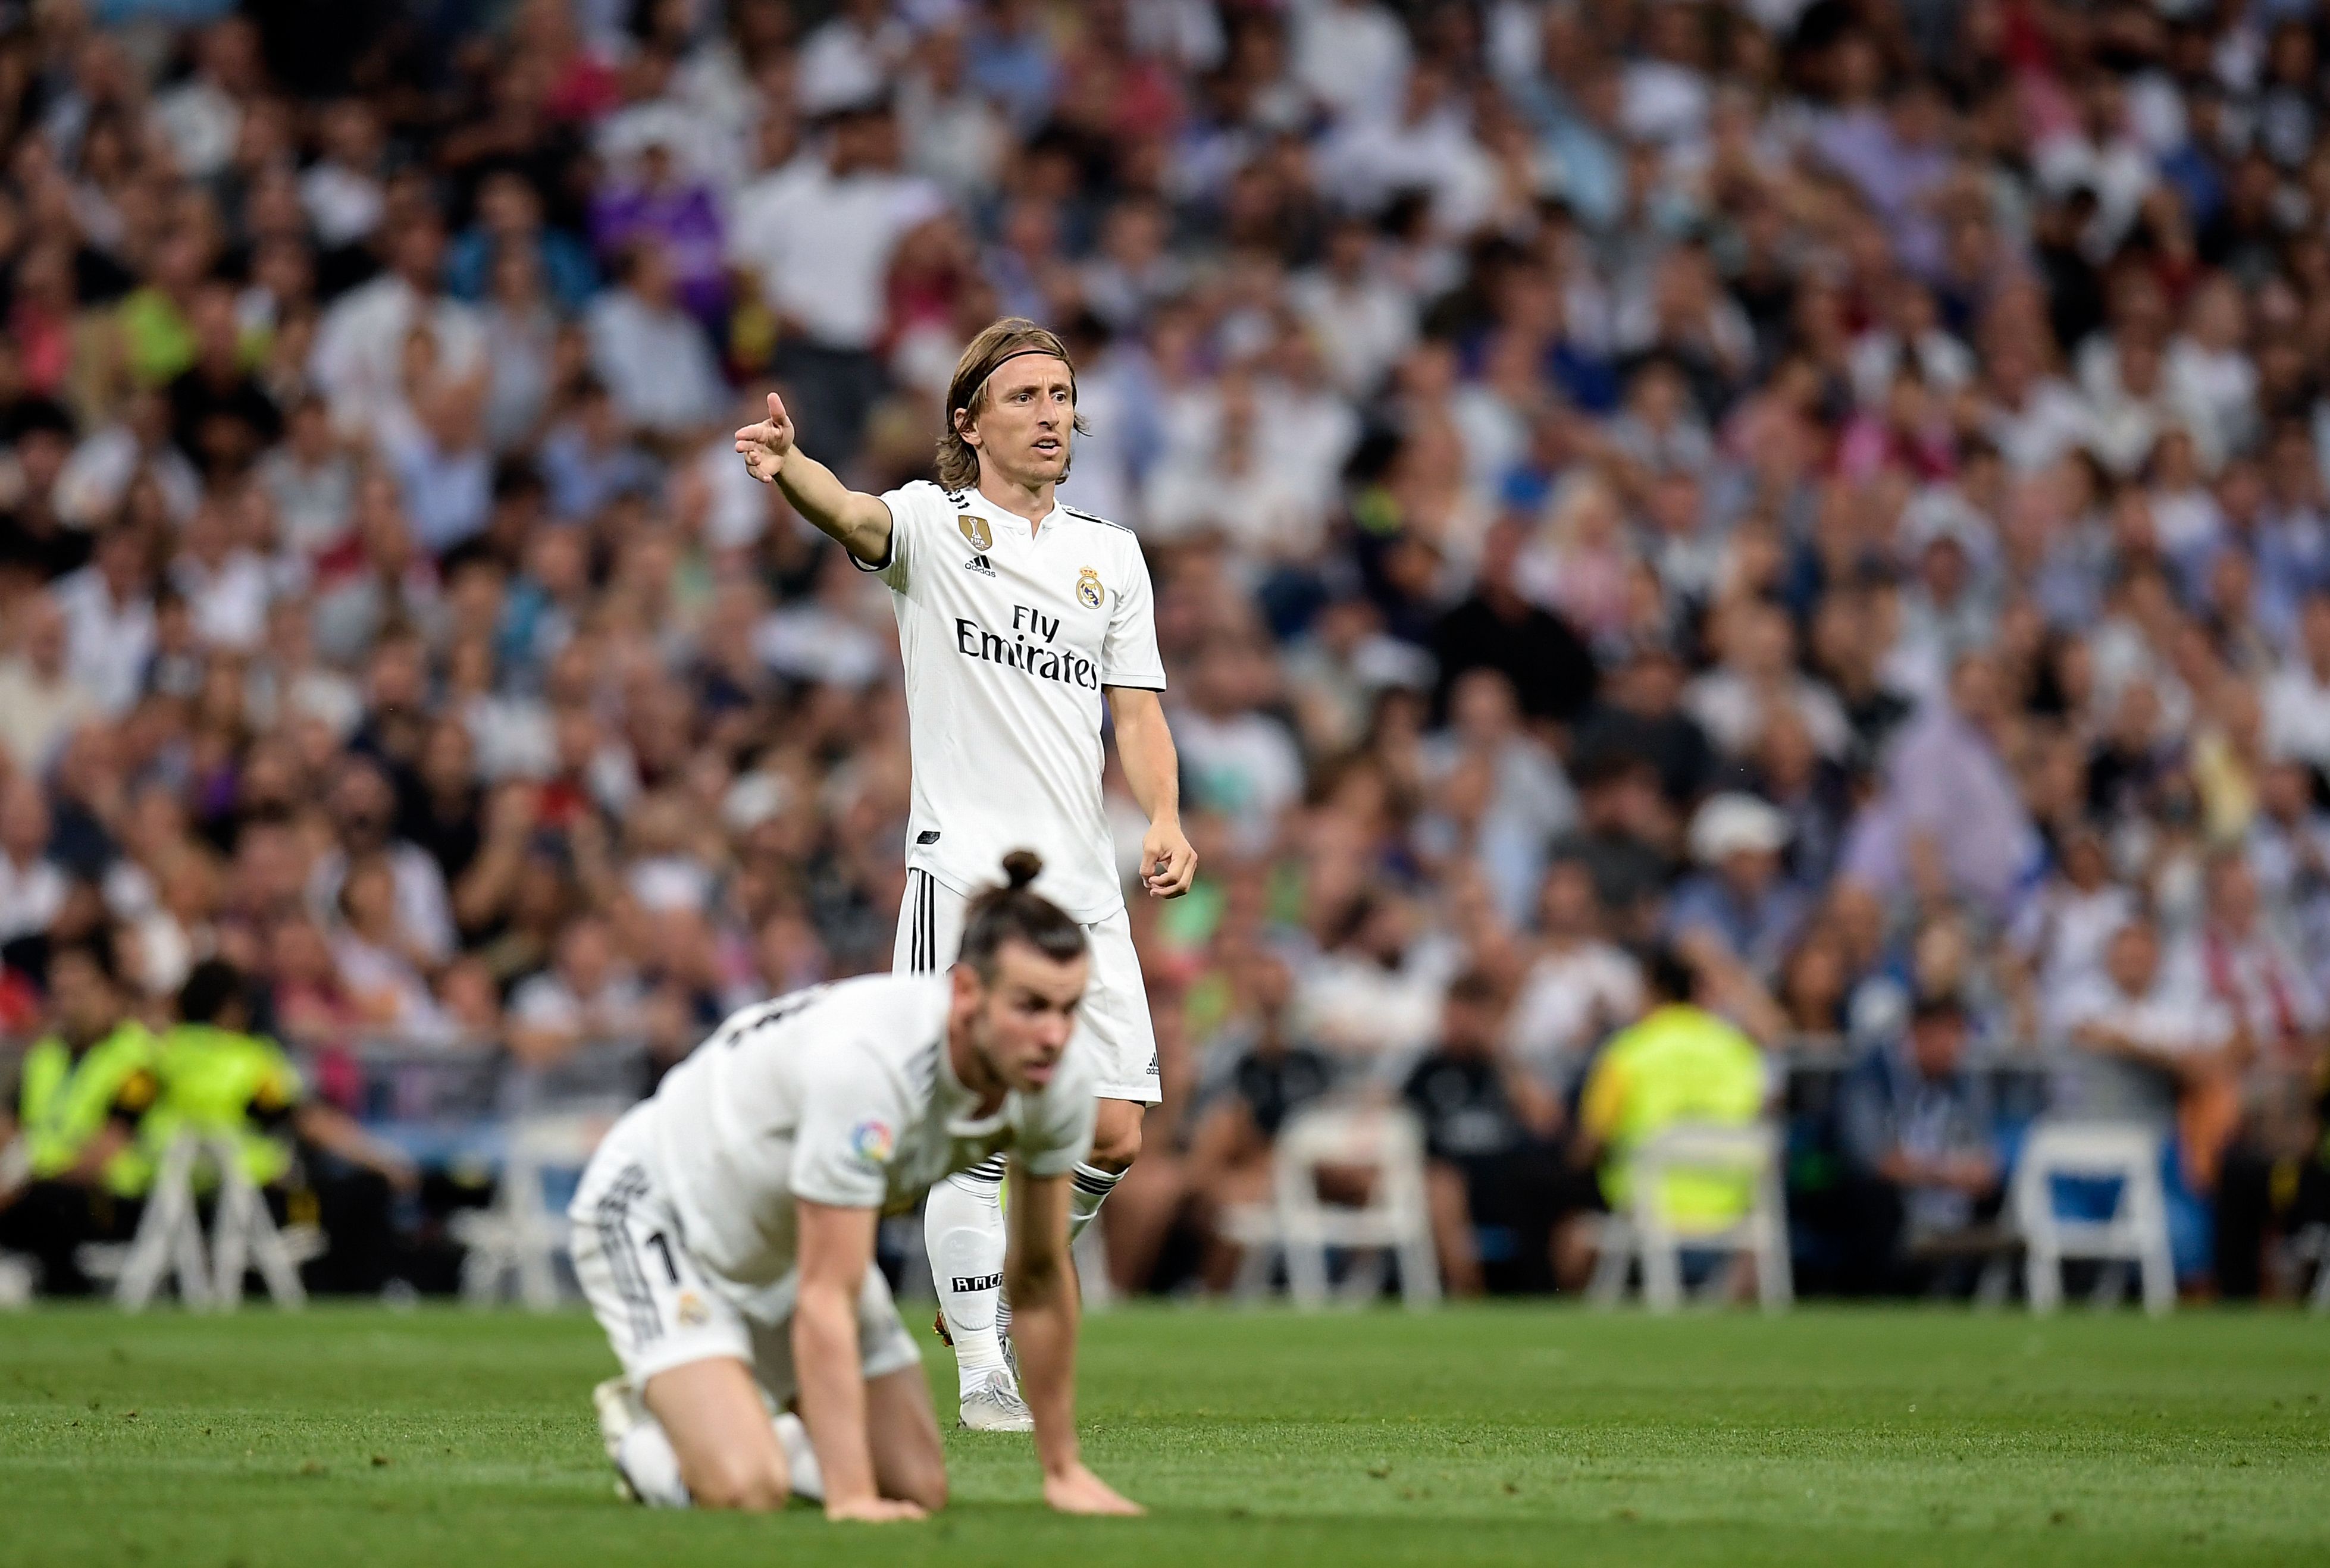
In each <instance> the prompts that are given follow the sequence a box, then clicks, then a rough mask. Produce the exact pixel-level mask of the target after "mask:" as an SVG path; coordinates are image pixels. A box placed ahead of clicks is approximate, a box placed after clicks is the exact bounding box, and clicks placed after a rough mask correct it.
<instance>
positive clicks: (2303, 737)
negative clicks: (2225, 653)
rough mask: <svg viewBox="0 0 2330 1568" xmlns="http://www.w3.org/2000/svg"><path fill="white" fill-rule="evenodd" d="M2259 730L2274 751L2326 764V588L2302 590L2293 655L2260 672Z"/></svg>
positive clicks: (2329, 662) (2329, 627) (2329, 678)
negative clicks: (2303, 598)
mask: <svg viewBox="0 0 2330 1568" xmlns="http://www.w3.org/2000/svg"><path fill="white" fill-rule="evenodd" d="M2265 730H2266V740H2267V743H2268V745H2269V746H2270V747H2271V748H2272V750H2273V751H2274V754H2275V755H2277V756H2281V757H2297V758H2300V759H2302V760H2305V761H2306V762H2309V763H2311V764H2312V765H2314V766H2315V767H2316V768H2322V767H2330V593H2323V592H2319V591H2317V592H2315V593H2310V594H2308V595H2306V605H2305V608H2304V609H2302V610H2301V611H2300V612H2299V614H2298V620H2297V648H2296V650H2295V651H2294V656H2292V657H2290V658H2289V659H2287V661H2286V662H2285V663H2284V664H2283V665H2282V666H2281V668H2279V669H2278V670H2276V671H2274V673H2273V674H2272V675H2268V676H2267V677H2266V683H2265Z"/></svg>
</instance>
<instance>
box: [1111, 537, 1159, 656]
mask: <svg viewBox="0 0 2330 1568" xmlns="http://www.w3.org/2000/svg"><path fill="white" fill-rule="evenodd" d="M1128 543H1130V541H1128ZM1131 551H1132V562H1131V564H1130V566H1129V567H1128V569H1127V570H1126V571H1125V572H1124V575H1123V580H1122V583H1121V584H1120V585H1119V587H1118V589H1117V591H1116V602H1115V603H1114V604H1113V605H1112V606H1110V607H1109V612H1108V639H1107V641H1106V642H1104V643H1103V645H1102V647H1101V655H1100V671H1101V673H1100V684H1101V685H1104V686H1138V687H1140V688H1141V689H1142V690H1144V691H1151V692H1161V691H1163V690H1164V689H1165V661H1164V660H1163V659H1161V658H1160V657H1158V656H1157V598H1156V595H1155V594H1154V593H1153V592H1152V591H1151V589H1150V586H1149V563H1148V562H1146V561H1144V560H1142V559H1141V546H1140V545H1139V544H1137V543H1131Z"/></svg>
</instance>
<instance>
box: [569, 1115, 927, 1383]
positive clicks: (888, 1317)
mask: <svg viewBox="0 0 2330 1568" xmlns="http://www.w3.org/2000/svg"><path fill="white" fill-rule="evenodd" d="M649 1141H650V1140H649V1136H648V1129H647V1126H646V1123H645V1121H644V1120H643V1119H641V1118H640V1117H639V1116H638V1115H637V1114H636V1113H634V1114H631V1115H627V1116H625V1117H624V1118H623V1119H621V1120H620V1121H618V1122H617V1123H615V1125H614V1127H613V1129H611V1130H610V1131H609V1132H608V1134H607V1137H606V1139H605V1141H604V1142H602V1143H601V1144H600V1146H599V1150H598V1152H597V1153H596V1154H594V1155H592V1157H591V1163H590V1165H589V1166H588V1167H586V1168H585V1169H584V1170H583V1173H582V1185H580V1186H579V1187H577V1188H576V1189H575V1193H574V1201H573V1204H570V1205H568V1207H567V1210H566V1217H567V1219H568V1220H570V1221H571V1222H573V1242H572V1246H573V1259H574V1276H575V1279H576V1280H578V1281H579V1282H580V1283H581V1285H582V1295H583V1299H585V1300H587V1301H589V1302H590V1303H591V1311H592V1314H593V1315H594V1316H595V1317H596V1318H598V1319H599V1326H600V1327H601V1328H604V1329H605V1330H606V1331H607V1343H608V1344H610V1345H611V1346H614V1350H615V1358H616V1359H617V1360H618V1361H620V1362H621V1363H622V1364H623V1374H624V1375H625V1376H627V1377H629V1378H630V1382H631V1386H632V1387H634V1388H645V1387H646V1386H647V1381H648V1379H649V1378H650V1377H653V1376H655V1375H656V1374H658V1373H659V1372H668V1371H670V1370H671V1369H672V1368H673V1367H675V1366H685V1365H687V1364H688V1363H689V1362H692V1361H709V1360H712V1359H713V1358H715V1357H717V1356H728V1357H732V1358H734V1359H735V1360H738V1361H741V1362H743V1363H744V1365H747V1366H749V1367H751V1368H752V1369H753V1377H754V1378H755V1379H756V1380H757V1381H758V1382H759V1383H760V1384H761V1386H762V1388H765V1389H767V1390H768V1391H769V1396H770V1397H771V1398H772V1399H773V1400H775V1401H776V1402H777V1405H778V1407H779V1408H780V1409H781V1408H783V1407H784V1406H785V1405H786V1404H787V1403H790V1402H791V1400H792V1398H793V1396H794V1395H795V1394H796V1393H799V1392H800V1388H799V1384H798V1383H797V1381H796V1380H795V1378H794V1375H793V1337H792V1311H793V1298H794V1293H795V1291H796V1289H798V1287H799V1278H798V1276H797V1275H795V1274H787V1275H786V1276H785V1277H784V1278H783V1279H781V1280H778V1281H777V1282H776V1283H775V1284H773V1285H772V1286H769V1287H767V1288H766V1289H762V1290H759V1291H750V1290H746V1289H743V1288H742V1287H738V1286H735V1285H733V1284H729V1283H727V1282H726V1281H720V1282H718V1283H715V1281H714V1279H713V1277H712V1276H711V1275H710V1274H709V1273H708V1272H707V1271H706V1269H705V1268H704V1266H703V1265H702V1264H701V1263H699V1262H698V1261H696V1257H695V1255H694V1254H693V1253H691V1252H689V1251H688V1249H687V1240H686V1238H685V1237H683V1236H682V1235H681V1233H680V1228H679V1223H678V1221H677V1218H676V1217H675V1216H674V1214H673V1213H672V1210H671V1205H670V1203H669V1201H668V1199H667V1198H666V1197H665V1195H664V1194H663V1192H662V1190H661V1188H660V1186H659V1185H658V1182H657V1179H656V1176H655V1174H654V1171H655V1162H654V1159H653V1157H652V1150H651V1149H650V1148H649ZM857 1356H858V1365H859V1366H860V1367H861V1368H862V1369H863V1371H864V1373H865V1375H866V1376H867V1378H869V1379H871V1378H876V1377H884V1376H887V1375H888V1374H891V1373H893V1372H900V1371H904V1370H905V1368H907V1367H910V1366H913V1367H919V1366H920V1365H922V1361H923V1358H922V1353H921V1351H920V1350H919V1349H917V1348H916V1347H915V1344H914V1336H912V1335H911V1334H909V1333H907V1332H906V1326H905V1324H904V1323H903V1322H901V1321H899V1318H898V1308H897V1306H896V1304H895V1302H893V1301H892V1300H891V1299H890V1285H889V1281H887V1280H885V1279H883V1278H882V1270H879V1269H868V1270H866V1284H865V1287H864V1288H863V1289H861V1290H859V1292H858V1295H857Z"/></svg>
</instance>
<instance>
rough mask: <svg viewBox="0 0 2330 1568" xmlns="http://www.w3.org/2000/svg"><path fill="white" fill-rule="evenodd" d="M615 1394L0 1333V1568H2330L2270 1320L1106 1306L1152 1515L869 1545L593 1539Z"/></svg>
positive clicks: (378, 1323) (621, 1530)
mask: <svg viewBox="0 0 2330 1568" xmlns="http://www.w3.org/2000/svg"><path fill="white" fill-rule="evenodd" d="M611 1365H612V1364H611V1360H610V1358H609V1357H608V1355H607V1353H606V1351H605V1348H604V1346H603V1345H602V1344H601V1341H600V1339H599V1337H598V1335H597V1332H596V1330H595V1329H594V1328H593V1327H592V1325H591V1323H590V1322H589V1320H588V1319H587V1318H582V1317H580V1316H564V1317H556V1318H526V1317H522V1316H518V1315H516V1314H503V1315H470V1314H466V1313H462V1312H459V1311H455V1310H450V1309H438V1310H425V1311H421V1312H419V1313H410V1314H393V1313H389V1312H385V1311H381V1310H376V1309H371V1308H355V1309H351V1308H320V1309H317V1310H314V1311H310V1312H308V1313H307V1314H305V1315H301V1316H289V1317H287V1316H279V1315H277V1314H275V1313H273V1312H270V1311H268V1310H265V1309H259V1310H247V1311H245V1312H244V1313H243V1314H242V1315H241V1316H238V1317H233V1318H200V1317H189V1316H185V1315H180V1314H176V1313H172V1312H158V1313H155V1314H152V1315H149V1316H147V1317H145V1318H138V1319H134V1320H133V1319H128V1318H121V1317H118V1316H116V1315H114V1314H113V1313H111V1312H108V1311H101V1310H86V1311H43V1312H37V1313H33V1314H29V1315H24V1316H12V1317H10V1316H0V1565H5V1568H16V1565H18V1564H26V1565H31V1564H43V1565H45V1564H52V1563H55V1564H80V1563H90V1564H107V1565H114V1564H122V1565H131V1568H138V1565H147V1564H151V1565H155V1568H162V1565H168V1568H179V1565H187V1568H230V1565H240V1568H272V1565H277V1564H281V1565H284V1568H311V1565H314V1564H321V1563H357V1564H364V1565H365V1568H394V1565H400V1564H415V1565H421V1564H426V1565H428V1568H442V1565H445V1564H452V1563H493V1564H497V1565H508V1568H531V1565H535V1564H540V1565H543V1568H576V1565H578V1564H584V1563H616V1564H622V1565H624V1568H650V1565H655V1564H662V1563H681V1564H687V1565H688V1568H718V1565H722V1564H729V1563H736V1564H745V1563H750V1564H754V1565H755V1568H763V1565H771V1564H776V1565H783V1568H791V1564H796V1563H800V1564H814V1563H850V1564H866V1563H880V1564H883V1565H884V1568H890V1565H893V1564H905V1563H944V1564H948V1565H950V1568H969V1565H975V1564H982V1563H993V1564H998V1565H999V1568H1041V1565H1044V1564H1052V1563H1074V1564H1078V1565H1089V1568H1134V1565H1139V1564H1149V1563H1159V1564H1172V1565H1173V1568H1228V1565H1230V1564H1239V1563H1272V1564H1289V1565H1297V1564H1311V1563H1318V1564H1327V1565H1331V1568H1349V1565H1351V1564H1358V1563H1532V1564H1536V1563H1548V1564H1561V1565H1565V1568H1566V1565H1569V1564H1578V1563H1723V1564H1726V1565H1732V1564H1740V1563H1791V1564H1799V1563H1856V1564H1864V1563H1881V1564H1884V1565H1886V1568H1899V1565H1902V1564H1909V1563H1950V1564H1952V1565H1954V1568H1963V1565H1965V1564H1967V1563H2013V1562H2028V1563H2111V1564H2115V1565H2117V1564H2126V1563H2155V1562H2157V1563H2168V1562H2189V1563H2204V1562H2205V1563H2212V1564H2228V1563H2325V1562H2330V1322H2325V1321H2323V1320H2322V1319H2319V1318H2313V1319H2308V1318H2302V1317H2298V1316H2295V1315H2291V1314H2287V1313H2279V1314H2240V1313H2231V1312H2222V1313H2187V1314H2181V1315H2179V1316H2177V1317H2175V1318H2172V1319H2169V1320H2167V1321H2164V1322H2152V1321H2148V1320H2145V1319H2143V1318H2138V1317H2136V1316H2135V1315H2133V1314H2121V1315H2111V1316H2100V1317H2099V1316H2090V1315H2086V1314H2083V1313H2078V1312H2074V1313H2070V1314H2067V1315H2066V1316H2063V1317H2061V1318H2055V1319H2052V1320H2050V1321H2045V1322H2039V1321H2034V1320H2032V1319H2031V1318H2024V1317H2022V1316H2020V1315H2016V1314H2002V1315H1997V1316H1970V1315H1967V1314H1964V1313H1959V1312H1954V1311H1943V1310H1918V1309H1866V1310H1842V1309H1820V1310H1807V1311H1801V1312H1798V1313H1795V1315H1793V1316H1790V1317H1787V1318H1777V1319H1767V1318H1757V1317H1753V1316H1748V1315H1745V1314H1738V1315H1726V1316H1696V1317H1685V1318H1675V1319H1669V1320H1665V1321H1657V1320H1653V1319H1651V1318H1643V1317H1640V1316H1634V1315H1618V1316H1597V1315H1594V1314H1590V1313H1586V1312H1583V1311H1579V1310H1577V1309H1574V1308H1548V1307H1523V1308H1473V1309H1462V1310H1450V1311H1444V1312H1441V1313H1437V1314H1434V1315H1430V1316H1420V1317H1407V1316H1403V1315H1399V1314H1397V1313H1394V1312H1390V1311H1381V1312H1369V1313H1365V1314H1350V1315H1339V1316H1331V1317H1321V1318H1298V1317H1294V1316H1292V1315H1288V1314H1284V1313H1281V1312H1276V1311H1268V1312H1255V1313H1238V1312H1232V1311H1227V1310H1225V1311H1201V1310H1174V1309H1164V1308H1139V1309H1132V1310H1127V1311H1119V1312H1113V1313H1110V1314H1107V1315H1104V1316H1099V1317H1095V1318H1094V1319H1093V1320H1092V1321H1091V1322H1090V1324H1089V1326H1088V1329H1087V1334H1086V1340H1085V1351H1084V1398H1083V1412H1084V1424H1085V1428H1086V1439H1085V1441H1086V1448H1087V1451H1088V1454H1089V1457H1090V1458H1091V1459H1092V1461H1093V1463H1094V1466H1095V1467H1096V1468H1097V1469H1100V1471H1101V1472H1102V1473H1103V1475H1105V1476H1107V1477H1108V1478H1111V1479H1112V1480H1114V1481H1116V1482H1118V1483H1119V1484H1120V1485H1121V1486H1122V1487H1123V1488H1125V1489H1126V1490H1128V1491H1129V1492H1131V1493H1132V1494H1133V1495H1134V1496H1135V1497H1139V1498H1141V1500H1143V1501H1145V1502H1147V1503H1148V1504H1149V1505H1150V1506H1151V1508H1152V1509H1153V1510H1154V1513H1153V1515H1152V1516H1151V1517H1150V1518H1148V1519H1144V1520H1139V1521H1105V1522H1103V1521H1077V1520H1066V1519H1059V1518H1055V1517H1053V1516H1049V1515H1047V1514H1046V1513H1044V1512H1043V1511H1042V1510H1041V1509H1040V1507H1038V1506H1037V1502H1036V1495H1037V1490H1036V1476H1035V1469H1034V1464H1033V1461H1032V1459H1031V1458H1030V1456H1029V1453H1028V1440H1026V1439H1024V1438H1003V1437H990V1438H980V1439H973V1438H971V1436H969V1435H968V1434H955V1435H952V1436H950V1437H949V1439H948V1459H949V1462H950V1465H951V1467H952V1471H953V1474H954V1478H955V1505H954V1507H952V1509H950V1510H949V1511H948V1513H947V1514H946V1515H945V1516H943V1517H942V1518H939V1519H936V1520H933V1522H931V1523H929V1524H927V1525H915V1526H891V1527H888V1528H886V1529H883V1530H880V1531H868V1530H866V1529H863V1528H852V1529H836V1528H833V1527H831V1526H829V1525H826V1524H825V1522H824V1521H823V1519H822V1517H821V1516H819V1515H817V1514H816V1513H814V1512H812V1511H810V1510H808V1509H805V1508H802V1507H795V1508H794V1509H793V1510H792V1511H791V1512H789V1513H787V1514H785V1515H783V1516H778V1517H774V1518H760V1519H748V1518H735V1517H716V1516H708V1515H688V1514H670V1513H649V1512H648V1511H646V1510H643V1509H639V1508H636V1507H628V1506H624V1505H621V1504H619V1503H618V1502H617V1501H616V1500H615V1498H614V1497H613V1495H612V1491H611V1484H610V1472H609V1471H608V1469H607V1468H606V1465H605V1463H604V1461H603V1460H602V1459H601V1456H600V1452H599V1444H598V1439H597V1434H596V1430H595V1427H594V1425H593V1423H592V1415H591V1410H590V1404H589V1400H588V1397H587V1395H588V1390H589V1387H590V1384H592V1381H593V1380H595V1379H596V1378H598V1377H600V1376H602V1375H604V1374H606V1372H608V1371H609V1370H611ZM931 1367H932V1371H933V1374H936V1375H937V1376H938V1377H940V1378H950V1377H951V1374H950V1372H949V1369H948V1368H947V1367H946V1365H944V1363H943V1362H942V1360H941V1359H940V1356H939V1355H938V1354H935V1353H934V1355H933V1360H932V1364H931ZM944 1408H946V1406H945V1405H943V1404H942V1409H944Z"/></svg>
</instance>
